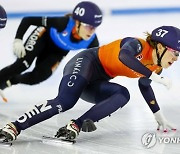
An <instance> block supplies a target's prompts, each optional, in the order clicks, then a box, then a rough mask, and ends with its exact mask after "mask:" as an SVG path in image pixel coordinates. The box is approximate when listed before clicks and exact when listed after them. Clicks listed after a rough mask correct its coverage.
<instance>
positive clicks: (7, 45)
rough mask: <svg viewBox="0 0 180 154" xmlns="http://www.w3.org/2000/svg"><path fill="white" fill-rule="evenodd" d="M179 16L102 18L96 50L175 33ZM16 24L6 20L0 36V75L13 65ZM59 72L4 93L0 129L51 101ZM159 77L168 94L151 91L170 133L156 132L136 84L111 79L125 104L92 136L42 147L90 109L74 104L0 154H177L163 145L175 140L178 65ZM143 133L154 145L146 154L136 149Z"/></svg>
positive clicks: (179, 122) (175, 146) (173, 146)
mask: <svg viewBox="0 0 180 154" xmlns="http://www.w3.org/2000/svg"><path fill="white" fill-rule="evenodd" d="M179 16H180V14H175V13H173V14H158V15H157V14H154V15H153V14H151V15H150V14H149V15H147V14H146V15H135V16H134V15H129V16H126V15H124V16H114V17H112V16H111V17H110V16H105V19H104V21H103V24H102V25H101V27H99V28H98V29H97V34H98V36H99V40H100V42H101V45H102V44H105V43H108V42H110V41H113V40H115V39H119V38H122V37H125V36H134V37H143V38H145V36H144V33H143V32H146V31H149V32H151V30H153V29H154V28H156V27H157V26H161V25H173V26H177V27H179V20H178V19H179ZM19 22H20V19H9V20H8V23H7V27H6V28H5V29H3V30H1V31H0V69H1V68H3V67H5V66H7V65H9V64H11V63H13V62H14V61H15V56H14V55H13V53H12V42H13V39H14V36H15V33H16V29H17V26H18V24H19ZM179 28H180V27H179ZM71 54H73V53H71ZM71 54H70V55H69V56H71ZM63 63H65V62H63ZM62 67H63V64H62V65H61V66H60V67H59V68H58V70H57V71H56V72H55V73H54V74H53V76H52V77H51V78H49V79H48V80H46V81H45V82H43V83H41V84H39V85H35V86H28V85H16V86H13V87H11V88H8V89H6V90H5V91H4V93H5V95H6V97H7V98H8V103H4V102H2V101H1V100H0V127H2V126H4V125H5V124H6V123H7V122H10V121H14V120H16V119H17V118H18V117H19V116H20V115H22V114H23V113H24V112H25V111H27V110H29V109H31V107H32V106H33V105H34V104H36V103H38V102H40V101H42V100H46V99H51V98H54V97H55V96H56V95H57V90H58V85H59V82H60V79H61V76H62ZM30 69H31V68H30ZM163 75H165V76H167V77H169V78H170V79H172V82H173V86H172V88H171V89H170V90H167V89H166V88H165V87H163V86H162V85H158V84H157V83H152V86H153V88H154V92H155V94H156V97H157V100H158V102H159V105H160V107H161V110H162V112H163V113H164V115H165V116H166V118H167V119H168V120H169V121H171V122H172V123H174V124H175V126H176V128H177V131H176V132H169V133H161V132H157V131H156V127H157V124H156V121H155V119H154V116H153V114H152V113H151V111H150V109H149V108H148V106H147V104H146V103H145V101H144V100H143V98H142V96H141V94H140V91H139V90H138V87H137V80H136V79H128V78H124V77H117V78H116V79H114V80H112V82H116V83H119V84H122V85H124V86H126V87H127V88H128V89H129V91H130V94H131V99H130V101H129V103H128V104H127V105H126V106H125V107H124V108H122V109H121V110H118V111H117V112H115V113H114V114H112V115H111V117H107V118H105V119H103V120H101V121H100V122H98V123H96V126H97V130H96V131H95V132H91V133H83V132H81V133H80V135H79V137H78V139H77V142H76V144H74V145H65V144H58V145H50V144H44V143H42V140H41V138H42V136H43V135H52V136H53V135H54V134H55V133H56V131H57V130H58V128H59V127H61V126H64V125H65V124H66V123H67V122H69V120H71V119H73V118H77V117H78V116H80V115H81V114H82V113H84V112H85V111H87V110H88V109H89V108H90V107H91V106H92V105H91V104H89V103H87V102H84V101H82V100H79V101H78V103H77V104H76V105H75V107H74V108H73V109H71V110H69V111H67V112H65V113H62V114H59V115H57V116H55V117H53V118H51V119H49V120H47V121H45V122H42V123H39V124H37V125H35V126H33V127H31V128H29V129H27V130H26V131H22V133H21V134H20V135H19V136H18V139H17V140H16V141H15V142H14V143H13V145H12V146H11V147H4V146H0V154H50V153H53V154H152V153H153V154H179V153H180V143H169V142H170V138H176V139H178V138H180V133H179V131H180V114H179V110H180V98H179V91H180V81H179V76H180V62H176V63H174V64H173V66H172V67H171V68H170V69H168V70H164V72H163ZM97 114H98V113H97ZM146 133H151V134H153V133H154V134H155V135H156V139H157V142H156V144H155V145H154V146H153V147H151V148H148V147H147V146H143V144H142V141H141V139H142V137H143V135H144V134H146ZM159 138H161V139H162V138H164V142H163V143H160V140H159ZM179 142H180V141H179Z"/></svg>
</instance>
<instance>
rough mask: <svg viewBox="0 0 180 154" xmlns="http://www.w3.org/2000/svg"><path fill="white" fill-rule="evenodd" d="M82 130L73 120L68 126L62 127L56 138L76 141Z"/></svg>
mask: <svg viewBox="0 0 180 154" xmlns="http://www.w3.org/2000/svg"><path fill="white" fill-rule="evenodd" d="M79 132H80V129H79V127H78V126H77V125H76V123H75V122H74V120H71V121H70V122H69V123H68V124H67V125H66V126H64V127H61V128H60V129H59V130H58V132H57V133H56V135H55V137H57V138H62V139H66V140H75V138H76V137H77V136H78V135H79Z"/></svg>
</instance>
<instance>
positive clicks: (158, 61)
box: [156, 45, 167, 66]
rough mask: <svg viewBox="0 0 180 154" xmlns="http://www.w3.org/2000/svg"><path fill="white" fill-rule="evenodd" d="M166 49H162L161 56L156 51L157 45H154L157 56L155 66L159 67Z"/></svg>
mask: <svg viewBox="0 0 180 154" xmlns="http://www.w3.org/2000/svg"><path fill="white" fill-rule="evenodd" d="M166 51H167V48H165V49H164V51H163V53H162V54H161V56H160V55H159V52H158V49H157V45H156V55H157V64H158V66H161V60H162V57H163V56H164V54H165V53H166Z"/></svg>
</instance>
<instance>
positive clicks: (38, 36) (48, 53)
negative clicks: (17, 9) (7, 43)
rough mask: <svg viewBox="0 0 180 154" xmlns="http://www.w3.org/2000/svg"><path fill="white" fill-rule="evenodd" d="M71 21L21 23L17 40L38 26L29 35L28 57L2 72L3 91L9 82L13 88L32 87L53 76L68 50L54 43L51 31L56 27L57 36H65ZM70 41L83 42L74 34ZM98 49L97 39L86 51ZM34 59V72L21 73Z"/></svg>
mask: <svg viewBox="0 0 180 154" xmlns="http://www.w3.org/2000/svg"><path fill="white" fill-rule="evenodd" d="M69 18H70V17H48V18H45V17H25V18H23V19H22V21H21V23H20V25H19V27H18V30H17V33H16V36H15V38H18V39H23V36H24V35H25V33H26V31H27V30H28V29H29V27H30V26H31V25H34V26H37V28H36V29H35V30H34V31H33V32H32V33H31V34H30V35H29V37H28V38H27V40H26V42H25V44H24V46H25V50H26V56H25V57H24V58H19V59H17V60H16V61H15V62H14V63H13V64H11V65H9V66H7V67H5V68H3V69H2V70H1V71H0V89H4V88H6V87H7V85H6V81H7V80H9V81H10V83H11V85H14V84H18V83H23V84H29V85H33V84H38V83H40V82H42V81H44V80H46V79H47V78H49V77H50V76H51V75H52V73H53V71H54V70H55V69H56V68H57V66H58V64H59V62H60V61H61V60H62V58H63V57H64V56H66V55H67V54H68V52H69V50H64V49H62V48H60V47H58V46H57V45H56V44H55V43H54V42H53V41H52V39H51V37H50V29H51V28H52V27H53V28H55V29H56V30H57V31H58V32H62V31H63V30H64V29H65V28H66V26H67V24H68V21H69ZM70 33H71V32H70ZM70 41H71V42H73V43H74V42H75V43H76V42H77V43H79V42H81V41H82V40H78V39H75V38H74V37H73V35H72V33H71V36H70ZM97 46H99V41H98V39H97V36H96V35H95V37H94V39H93V40H92V42H91V43H90V44H89V46H88V47H87V48H92V47H97ZM35 59H36V62H35V67H34V69H33V70H32V71H31V72H26V73H22V72H24V71H25V70H27V69H28V68H29V67H30V66H31V64H32V63H33V61H34V60H35Z"/></svg>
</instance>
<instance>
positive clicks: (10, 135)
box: [0, 123, 19, 143]
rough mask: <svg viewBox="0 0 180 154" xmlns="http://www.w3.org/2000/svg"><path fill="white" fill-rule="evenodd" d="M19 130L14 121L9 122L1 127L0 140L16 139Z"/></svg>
mask: <svg viewBox="0 0 180 154" xmlns="http://www.w3.org/2000/svg"><path fill="white" fill-rule="evenodd" d="M18 134H19V133H18V131H17V129H16V127H15V126H14V124H13V123H9V124H7V125H6V126H5V127H4V128H2V129H0V141H1V143H2V142H10V141H14V140H16V137H17V135H18Z"/></svg>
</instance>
